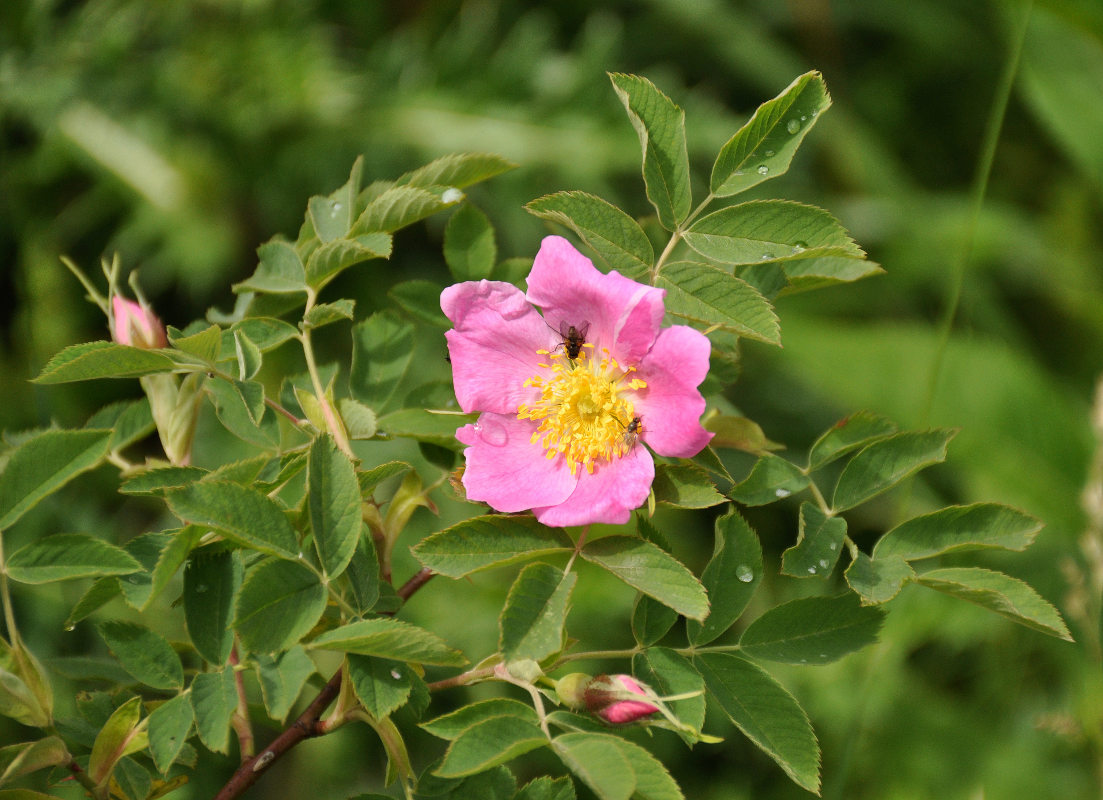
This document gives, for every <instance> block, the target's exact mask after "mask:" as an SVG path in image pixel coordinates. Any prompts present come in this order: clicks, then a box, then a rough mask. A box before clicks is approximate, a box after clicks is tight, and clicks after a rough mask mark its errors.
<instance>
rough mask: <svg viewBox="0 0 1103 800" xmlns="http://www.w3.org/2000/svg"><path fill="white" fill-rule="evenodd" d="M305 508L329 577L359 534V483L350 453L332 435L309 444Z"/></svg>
mask: <svg viewBox="0 0 1103 800" xmlns="http://www.w3.org/2000/svg"><path fill="white" fill-rule="evenodd" d="M306 484H307V508H308V510H309V512H310V528H311V530H312V531H313V532H314V548H315V550H317V552H318V560H319V561H320V562H321V564H322V570H323V573H324V574H325V575H327V576H328V577H329V578H331V579H332V578H336V577H337V576H338V575H340V574H341V573H342V572H344V571H345V567H347V566H348V563H349V560H350V559H351V558H352V554H353V551H354V550H356V542H357V540H358V539H359V538H360V524H361V520H360V485H359V483H357V480H356V470H355V468H354V467H353V465H352V461H350V460H349V457H348V456H347V455H345V454H344V453H342V452H341V451H340V449H339V448H338V447H337V444H336V442H335V441H334V439H333V437H332V436H329V435H322V436H319V437H318V438H317V439H315V440H314V441H313V442H312V443H311V445H310V456H309V459H308V464H307V473H306Z"/></svg>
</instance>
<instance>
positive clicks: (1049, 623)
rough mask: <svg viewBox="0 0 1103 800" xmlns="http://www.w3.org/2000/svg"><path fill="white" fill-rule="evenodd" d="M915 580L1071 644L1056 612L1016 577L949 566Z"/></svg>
mask: <svg viewBox="0 0 1103 800" xmlns="http://www.w3.org/2000/svg"><path fill="white" fill-rule="evenodd" d="M916 580H917V581H918V582H919V583H921V584H923V585H924V586H927V587H929V588H931V589H937V590H938V591H940V592H943V593H945V594H948V595H952V596H953V597H960V598H961V599H962V600H968V601H969V602H970V603H975V604H976V605H978V606H980V607H981V608H987V609H988V610H989V611H995V612H996V613H997V614H1001V615H1003V616H1005V617H1007V618H1008V619H1011V620H1014V621H1015V622H1018V623H1019V624H1020V625H1025V626H1026V627H1028V628H1033V629H1034V630H1036V631H1041V632H1042V633H1046V634H1049V635H1050V636H1056V637H1057V638H1059V639H1064V640H1066V641H1069V642H1071V641H1072V636H1071V635H1070V634H1069V630H1068V628H1067V627H1066V626H1065V622H1064V620H1062V619H1061V614H1060V613H1059V612H1058V611H1057V609H1056V608H1054V607H1053V606H1052V605H1051V604H1050V603H1049V602H1048V601H1046V600H1045V599H1043V598H1042V596H1041V595H1039V594H1038V593H1037V592H1036V591H1034V589H1032V588H1031V587H1030V586H1029V585H1027V584H1026V583H1024V582H1023V581H1021V580H1019V579H1018V578H1012V577H1011V576H1010V575H1004V574H1003V573H1002V572H993V571H992V570H987V569H981V568H980V567H950V568H947V569H936V570H931V571H930V572H924V573H922V574H921V575H920V576H919V577H918V578H917V579H916Z"/></svg>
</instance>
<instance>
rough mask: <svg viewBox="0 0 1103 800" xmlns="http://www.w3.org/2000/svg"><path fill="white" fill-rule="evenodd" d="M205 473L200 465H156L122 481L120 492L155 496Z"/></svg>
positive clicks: (185, 483) (192, 480)
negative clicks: (154, 467)
mask: <svg viewBox="0 0 1103 800" xmlns="http://www.w3.org/2000/svg"><path fill="white" fill-rule="evenodd" d="M206 474H207V470H205V469H203V468H202V467H158V468H156V469H150V470H146V471H145V472H138V473H136V474H135V475H133V476H132V477H130V478H127V479H126V480H125V481H123V484H122V486H120V487H119V492H120V493H121V494H129V495H137V496H145V497H156V496H157V495H160V494H162V493H163V492H164V491H165V490H166V489H179V488H180V487H182V486H187V485H188V484H189V483H195V482H196V481H197V480H199V479H200V478H202V477H203V476H204V475H206Z"/></svg>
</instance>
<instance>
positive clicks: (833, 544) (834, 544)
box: [831, 542, 839, 550]
mask: <svg viewBox="0 0 1103 800" xmlns="http://www.w3.org/2000/svg"><path fill="white" fill-rule="evenodd" d="M831 549H832V550H838V549H839V545H838V543H837V542H832V543H831Z"/></svg>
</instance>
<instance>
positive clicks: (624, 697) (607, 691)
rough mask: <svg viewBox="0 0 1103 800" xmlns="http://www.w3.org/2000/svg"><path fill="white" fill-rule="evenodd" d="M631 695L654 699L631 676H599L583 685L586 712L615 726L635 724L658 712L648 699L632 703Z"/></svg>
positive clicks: (649, 692)
mask: <svg viewBox="0 0 1103 800" xmlns="http://www.w3.org/2000/svg"><path fill="white" fill-rule="evenodd" d="M632 695H639V696H641V697H644V698H652V697H654V694H653V693H652V692H651V691H650V690H648V689H645V688H644V687H643V685H642V684H640V683H639V682H638V681H637V680H636V679H635V678H633V677H632V676H631V675H598V676H597V677H596V678H594V679H593V680H592V681H590V683H589V684H588V685H587V686H586V690H585V693H584V702H585V705H586V708H587V709H588V710H589V711H592V712H593V713H595V714H597V715H598V716H599V717H601V718H602V719H603V720H605V721H606V722H609V723H612V724H614V725H622V724H625V723H628V722H636V721H637V720H640V719H643V718H644V717H648V716H651V715H652V714H654V713H656V712H658V711H659V707H658V706H657V705H655V704H654V703H652V702H650V701H649V700H635V699H632Z"/></svg>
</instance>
